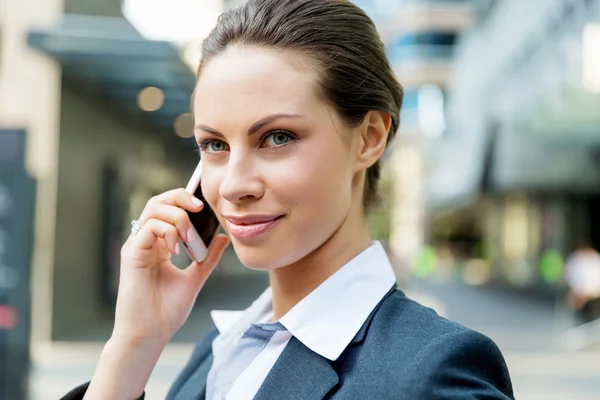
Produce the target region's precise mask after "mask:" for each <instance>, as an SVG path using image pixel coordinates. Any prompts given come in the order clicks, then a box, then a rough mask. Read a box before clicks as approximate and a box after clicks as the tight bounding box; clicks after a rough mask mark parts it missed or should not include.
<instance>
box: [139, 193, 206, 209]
mask: <svg viewBox="0 0 600 400" xmlns="http://www.w3.org/2000/svg"><path fill="white" fill-rule="evenodd" d="M157 204H167V205H170V206H177V207H180V208H183V209H184V210H188V211H190V212H198V211H200V210H201V209H202V201H201V200H200V199H198V198H197V197H195V196H194V195H193V194H191V193H189V192H187V191H186V190H185V189H182V188H180V189H173V190H169V191H167V192H164V193H161V194H159V195H157V196H154V197H152V198H151V199H150V200H148V204H147V205H146V208H148V207H152V206H155V205H157Z"/></svg>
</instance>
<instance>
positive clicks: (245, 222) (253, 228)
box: [225, 215, 283, 239]
mask: <svg viewBox="0 0 600 400" xmlns="http://www.w3.org/2000/svg"><path fill="white" fill-rule="evenodd" d="M282 218H283V215H246V216H235V217H234V216H228V217H225V220H226V221H227V228H228V229H227V230H228V231H229V233H230V234H231V235H232V236H234V237H236V238H238V239H250V238H255V237H258V236H260V235H262V234H264V233H266V232H267V231H269V230H270V229H271V228H273V227H274V226H275V225H276V224H277V223H278V222H279V221H280V220H281V219H282Z"/></svg>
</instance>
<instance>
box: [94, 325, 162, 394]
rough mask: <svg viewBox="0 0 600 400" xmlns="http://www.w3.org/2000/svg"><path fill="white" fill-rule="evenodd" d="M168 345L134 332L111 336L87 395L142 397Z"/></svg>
mask: <svg viewBox="0 0 600 400" xmlns="http://www.w3.org/2000/svg"><path fill="white" fill-rule="evenodd" d="M165 345H166V344H163V343H162V342H159V341H156V340H150V339H141V338H136V337H132V336H113V337H111V338H110V339H109V340H108V342H106V345H105V346H104V349H103V350H102V353H101V355H100V360H99V363H98V366H97V368H96V371H95V373H94V377H93V379H92V382H91V384H90V387H89V388H88V391H87V393H86V397H85V398H86V399H88V398H89V399H124V400H125V399H127V400H129V399H138V398H140V397H141V396H142V394H143V393H144V389H145V387H146V384H147V382H148V380H149V379H150V375H151V373H152V370H153V369H154V367H155V365H156V363H157V361H158V358H159V357H160V354H161V352H162V350H163V349H164V347H165Z"/></svg>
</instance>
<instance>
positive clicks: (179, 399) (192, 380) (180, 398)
mask: <svg viewBox="0 0 600 400" xmlns="http://www.w3.org/2000/svg"><path fill="white" fill-rule="evenodd" d="M212 363H213V356H212V354H210V355H209V356H208V357H207V358H206V359H205V360H204V361H203V362H202V364H200V365H199V366H198V368H197V369H196V370H195V371H194V373H193V374H192V375H191V376H190V377H189V378H188V379H187V380H186V381H185V384H184V385H183V386H182V387H181V389H180V390H179V391H178V392H177V394H176V395H175V400H192V399H194V400H204V398H205V396H206V378H207V376H208V372H209V371H210V368H211V366H212Z"/></svg>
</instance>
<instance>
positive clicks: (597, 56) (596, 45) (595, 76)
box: [582, 23, 600, 93]
mask: <svg viewBox="0 0 600 400" xmlns="http://www.w3.org/2000/svg"><path fill="white" fill-rule="evenodd" d="M582 58H583V59H582V69H583V70H582V81H583V82H582V84H583V86H584V87H585V88H586V89H587V90H589V91H590V92H594V93H600V23H588V24H587V25H586V26H585V28H584V29H583V47H582Z"/></svg>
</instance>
